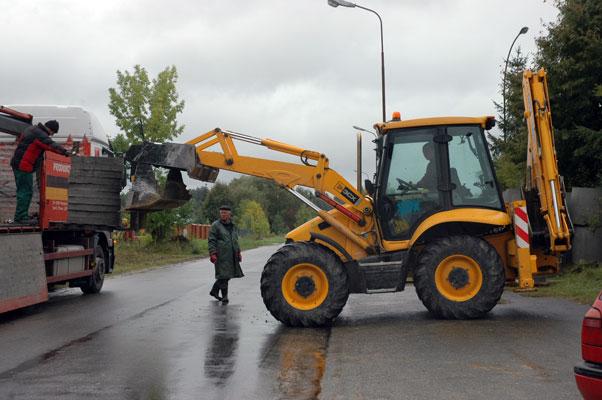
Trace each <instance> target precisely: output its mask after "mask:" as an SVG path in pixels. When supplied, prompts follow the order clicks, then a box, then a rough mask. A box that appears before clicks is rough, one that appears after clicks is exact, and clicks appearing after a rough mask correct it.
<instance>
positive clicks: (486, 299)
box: [414, 236, 505, 319]
mask: <svg viewBox="0 0 602 400" xmlns="http://www.w3.org/2000/svg"><path fill="white" fill-rule="evenodd" d="M504 284H505V272H504V267H503V265H502V262H501V260H500V257H499V255H498V253H497V251H496V250H495V249H494V248H493V247H492V246H491V245H490V244H489V243H487V242H486V241H485V240H482V239H479V238H476V237H472V236H450V237H447V238H442V239H438V240H436V241H434V242H432V243H429V244H427V245H426V247H425V249H424V250H423V251H422V253H421V254H420V256H419V259H418V264H417V265H416V268H415V270H414V285H415V287H416V293H417V294H418V297H419V298H420V300H421V301H422V304H424V306H425V307H426V308H427V309H428V310H429V311H430V312H431V313H433V314H435V315H436V316H438V317H441V318H446V319H473V318H480V317H482V316H484V315H485V314H487V313H488V312H489V311H490V310H491V309H492V308H493V307H494V306H495V305H496V304H497V302H498V301H499V300H500V297H501V296H502V293H503V291H504Z"/></svg>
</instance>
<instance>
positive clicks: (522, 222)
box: [514, 207, 529, 248]
mask: <svg viewBox="0 0 602 400" xmlns="http://www.w3.org/2000/svg"><path fill="white" fill-rule="evenodd" d="M514 235H515V236H516V245H517V246H518V247H520V248H529V216H528V215H527V207H515V208H514Z"/></svg>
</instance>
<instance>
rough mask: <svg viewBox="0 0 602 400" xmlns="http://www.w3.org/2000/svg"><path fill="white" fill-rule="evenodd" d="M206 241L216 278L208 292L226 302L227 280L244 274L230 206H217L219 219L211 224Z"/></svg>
mask: <svg viewBox="0 0 602 400" xmlns="http://www.w3.org/2000/svg"><path fill="white" fill-rule="evenodd" d="M208 242H209V246H208V247H209V255H210V260H211V262H212V263H213V264H215V279H216V280H215V283H214V284H213V288H211V291H210V292H209V294H210V295H211V296H213V297H215V298H216V299H218V300H220V301H221V302H222V303H224V304H228V301H229V300H228V281H229V280H230V279H232V278H242V277H243V276H244V274H243V273H242V269H241V268H240V262H241V261H242V256H241V254H240V246H239V244H238V229H237V228H236V226H234V224H233V223H232V209H231V208H230V206H221V207H220V208H219V219H218V220H217V221H215V222H214V223H213V224H211V229H210V230H209V238H208ZM220 290H221V292H222V295H221V296H220V295H219V291H220Z"/></svg>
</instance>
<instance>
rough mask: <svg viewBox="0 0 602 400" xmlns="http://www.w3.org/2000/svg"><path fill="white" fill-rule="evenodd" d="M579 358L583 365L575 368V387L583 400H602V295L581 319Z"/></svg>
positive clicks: (601, 294)
mask: <svg viewBox="0 0 602 400" xmlns="http://www.w3.org/2000/svg"><path fill="white" fill-rule="evenodd" d="M581 357H582V358H583V363H581V364H579V365H577V366H576V367H575V379H576V380H577V387H578V388H579V391H580V392H581V394H582V395H583V398H584V399H585V400H602V293H600V294H599V295H598V297H597V298H596V301H595V302H594V304H593V305H592V307H591V308H590V309H589V310H588V311H587V312H586V313H585V317H584V318H583V325H582V328H581Z"/></svg>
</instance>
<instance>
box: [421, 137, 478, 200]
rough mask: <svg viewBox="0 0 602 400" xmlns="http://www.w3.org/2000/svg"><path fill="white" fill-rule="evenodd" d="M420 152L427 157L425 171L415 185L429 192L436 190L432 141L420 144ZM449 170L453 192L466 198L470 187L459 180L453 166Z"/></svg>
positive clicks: (435, 165)
mask: <svg viewBox="0 0 602 400" xmlns="http://www.w3.org/2000/svg"><path fill="white" fill-rule="evenodd" d="M422 154H423V155H424V158H426V159H427V161H428V164H427V166H426V171H425V173H424V176H423V177H422V179H420V180H419V181H418V182H416V186H417V187H419V188H424V189H427V190H428V191H429V192H436V191H437V163H436V160H435V147H434V146H433V143H432V142H427V143H426V144H425V145H424V146H422ZM449 172H450V174H451V176H450V178H451V181H452V184H453V185H454V186H455V188H454V190H455V194H457V195H458V196H461V197H462V198H467V197H470V196H471V193H470V189H468V188H467V187H466V186H464V185H463V184H462V183H461V182H460V177H459V176H458V170H457V169H455V168H450V169H449Z"/></svg>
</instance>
